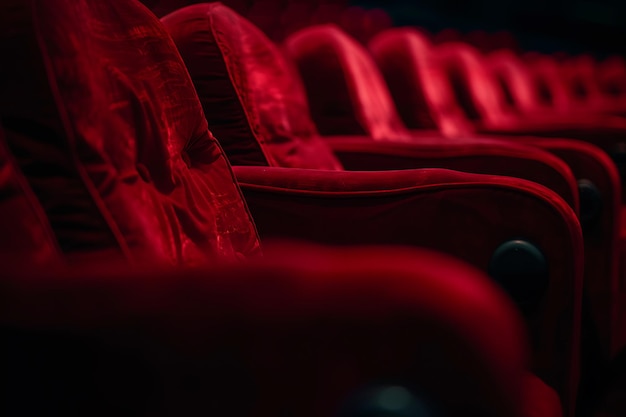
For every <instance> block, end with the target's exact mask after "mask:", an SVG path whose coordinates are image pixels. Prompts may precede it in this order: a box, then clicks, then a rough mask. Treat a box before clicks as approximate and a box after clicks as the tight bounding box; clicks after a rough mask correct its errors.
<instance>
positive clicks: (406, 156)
mask: <svg viewBox="0 0 626 417" xmlns="http://www.w3.org/2000/svg"><path fill="white" fill-rule="evenodd" d="M324 139H325V141H326V142H327V143H328V144H329V145H330V147H331V148H332V150H333V152H334V153H335V155H336V156H337V157H338V158H339V160H340V161H341V163H342V164H343V166H344V167H345V168H346V169H347V170H350V171H361V170H366V171H380V170H398V169H416V168H443V169H453V170H458V171H465V172H472V173H477V174H489V175H500V176H510V177H516V178H521V179H525V180H529V181H533V182H536V183H538V184H541V185H543V186H545V187H547V188H550V189H551V190H553V191H554V192H556V193H557V194H559V195H560V196H561V197H562V198H563V199H564V200H565V201H566V202H567V203H568V204H569V205H570V206H571V207H573V208H574V209H575V210H576V211H577V210H578V192H577V187H576V180H575V178H574V175H573V174H572V172H571V170H570V168H569V167H568V166H567V164H565V163H564V162H563V161H562V160H560V159H559V158H557V157H556V156H554V155H552V154H551V153H549V152H546V151H544V150H541V149H536V148H533V147H528V146H524V145H521V144H516V143H511V141H508V142H506V141H499V140H493V139H474V138H462V139H458V140H452V139H447V138H442V137H436V136H433V137H430V136H421V135H420V136H419V137H416V138H415V142H416V143H403V142H391V141H389V142H386V141H384V142H383V141H374V140H372V139H370V138H367V137H354V136H352V137H341V136H331V137H325V138H324Z"/></svg>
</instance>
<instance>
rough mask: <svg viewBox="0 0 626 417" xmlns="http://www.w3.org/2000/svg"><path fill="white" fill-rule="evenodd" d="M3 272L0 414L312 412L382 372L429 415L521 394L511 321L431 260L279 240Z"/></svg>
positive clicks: (521, 340) (519, 342) (517, 401)
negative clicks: (228, 253)
mask: <svg viewBox="0 0 626 417" xmlns="http://www.w3.org/2000/svg"><path fill="white" fill-rule="evenodd" d="M8 265H9V264H4V267H5V269H4V271H3V272H4V273H3V279H2V281H1V282H0V293H1V294H2V295H3V302H2V303H1V304H0V327H2V330H3V343H2V344H3V353H5V355H3V367H2V369H3V377H4V379H5V380H6V381H11V384H8V386H7V387H6V388H5V397H4V398H3V410H4V411H6V412H8V411H9V410H12V411H15V413H16V414H22V413H26V414H29V415H40V414H65V411H72V413H71V414H77V415H90V414H92V412H93V404H94V403H97V404H98V405H99V406H98V407H99V410H102V411H108V410H113V409H117V410H119V409H124V410H125V411H126V412H128V413H130V414H133V415H145V414H146V413H148V411H154V410H157V411H154V413H155V414H156V415H166V414H169V413H167V412H159V411H158V410H176V411H177V413H178V412H181V411H184V414H192V415H198V414H200V415H206V414H211V413H217V414H219V415H242V414H247V413H249V412H251V411H252V412H254V414H257V415H275V414H277V413H279V414H280V412H283V411H287V412H289V414H292V415H300V416H304V417H317V416H320V415H332V414H335V412H336V410H337V409H339V407H340V406H341V405H342V403H345V402H347V400H348V398H347V397H346V394H347V393H349V392H351V391H353V390H354V389H355V387H357V388H358V387H362V386H367V385H368V384H371V383H372V382H377V381H378V380H381V379H383V378H386V377H388V376H389V375H395V376H396V377H397V382H396V383H400V384H406V385H405V386H406V388H407V389H411V388H412V387H414V386H418V387H420V389H421V390H422V391H421V392H420V394H426V395H427V397H426V398H427V399H428V400H429V401H435V404H431V405H437V406H440V407H442V408H441V409H442V410H447V409H449V408H450V407H456V408H460V409H463V410H464V411H468V410H470V411H471V410H474V411H475V414H479V413H480V412H487V411H488V413H489V415H493V416H502V417H504V416H512V415H517V410H518V409H519V408H521V407H522V406H523V404H524V402H525V400H526V398H524V397H522V396H520V395H519V393H520V392H522V391H523V389H524V387H525V382H524V381H525V377H524V374H525V372H524V368H525V366H526V347H527V346H526V345H527V342H526V340H525V339H526V335H525V332H524V329H523V322H522V320H521V318H520V317H519V314H518V313H517V312H516V311H515V309H514V307H513V306H512V305H511V304H510V302H509V300H508V299H507V298H506V296H505V295H504V294H502V292H501V291H500V290H498V289H497V288H496V287H495V286H494V285H493V283H491V282H489V280H488V279H487V277H485V276H484V274H482V273H480V271H477V270H476V269H475V268H472V267H470V266H468V265H467V264H465V263H463V262H460V261H458V260H456V259H453V258H450V257H447V256H445V255H442V254H438V253H434V252H432V251H428V250H424V249H411V248H400V247H394V248H391V247H368V248H337V247H328V248H327V247H320V246H318V245H311V244H302V243H294V242H289V243H283V244H280V245H266V256H265V257H264V258H263V259H257V260H252V261H249V262H246V263H241V264H235V265H232V264H231V265H228V264H224V263H222V262H219V261H216V262H215V263H213V264H212V265H210V266H199V267H195V268H172V267H171V266H170V267H165V266H162V265H154V261H152V262H151V263H150V264H148V265H143V264H142V265H139V266H138V265H135V266H134V267H132V268H131V267H129V266H128V265H121V264H115V263H111V262H106V263H102V264H99V263H93V262H90V263H88V264H87V265H84V266H82V267H75V268H71V269H67V268H58V267H57V268H46V269H45V270H43V271H42V270H30V271H29V270H28V267H25V266H24V265H23V264H19V265H17V264H16V267H17V268H16V269H15V270H14V271H13V273H11V272H10V268H8ZM407 329H408V331H407ZM329 341H332V343H331V344H329V343H328V342H329ZM424 345H427V346H436V347H437V348H438V349H437V352H433V351H432V350H430V349H424V348H423V347H424ZM42 346H45V348H42ZM381 357H385V358H389V359H391V360H385V361H382V362H381V361H380V358H381ZM460 358H462V359H460ZM337 369H340V370H341V375H342V377H343V378H339V379H338V380H336V379H334V378H333V377H334V376H336V375H337V374H336V371H337ZM459 374H462V375H464V376H466V378H463V379H462V380H459V379H458V378H457V375H459ZM346 377H347V378H346ZM331 380H332V381H334V382H333V384H328V381H331ZM451 384H452V385H451ZM59 387H62V389H59ZM51 392H52V393H53V396H54V398H53V399H50V400H49V401H27V402H24V396H25V395H28V397H29V398H32V399H37V400H43V399H49V398H51V397H50V395H51ZM77 393H79V394H81V397H76V395H77ZM129 393H130V394H129ZM249 393H251V395H254V396H255V397H256V398H258V399H259V400H260V401H254V402H252V403H255V405H254V406H250V404H252V403H251V402H249V401H247V399H249V398H248V397H247V396H246V395H248V394H249ZM13 394H14V395H13ZM248 407H249V408H248ZM246 410H247V413H246V412H245V411H246ZM281 410H282V411H281ZM9 414H12V413H11V412H9ZM97 414H98V415H100V413H97ZM542 417H543V416H542Z"/></svg>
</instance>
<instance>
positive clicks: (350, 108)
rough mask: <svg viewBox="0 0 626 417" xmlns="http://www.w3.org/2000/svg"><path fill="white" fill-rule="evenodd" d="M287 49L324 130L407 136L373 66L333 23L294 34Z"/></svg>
mask: <svg viewBox="0 0 626 417" xmlns="http://www.w3.org/2000/svg"><path fill="white" fill-rule="evenodd" d="M285 47H286V50H287V51H288V53H289V54H290V56H291V57H292V58H293V59H294V61H295V62H296V63H297V65H298V68H299V70H300V74H301V75H302V78H303V80H304V84H305V86H306V89H307V93H308V95H309V104H310V105H311V109H312V113H313V120H314V121H315V122H316V124H317V127H318V129H319V130H320V132H321V133H322V134H326V135H344V134H345V135H363V134H365V135H368V136H371V137H372V138H374V139H376V140H394V141H409V140H410V139H408V138H409V137H410V135H409V132H408V130H407V129H406V127H405V126H404V125H403V124H402V121H401V120H400V117H399V116H398V114H397V111H396V108H395V105H394V103H393V101H392V98H391V96H390V95H389V91H388V90H387V85H386V84H385V80H384V79H383V77H382V75H381V74H380V72H379V71H378V68H376V64H375V63H374V62H373V60H372V58H371V57H370V56H369V54H368V52H367V51H366V50H365V48H364V47H363V46H361V45H359V44H358V43H357V42H356V41H355V40H354V39H352V38H351V37H350V36H348V35H347V34H346V33H345V32H343V31H342V30H341V29H339V28H338V27H337V26H336V25H333V24H328V25H318V26H311V27H309V28H306V29H303V30H301V31H299V32H296V33H294V34H292V35H291V36H289V37H288V38H287V39H286V41H285Z"/></svg>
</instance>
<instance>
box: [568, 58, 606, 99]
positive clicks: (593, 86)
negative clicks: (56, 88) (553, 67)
mask: <svg viewBox="0 0 626 417" xmlns="http://www.w3.org/2000/svg"><path fill="white" fill-rule="evenodd" d="M559 68H560V75H561V79H562V80H563V83H564V84H565V89H566V90H567V92H568V95H569V98H570V102H571V103H572V105H580V106H583V107H584V108H586V109H589V110H602V107H603V105H604V104H605V99H604V95H603V94H602V91H601V90H600V86H599V85H598V83H597V81H596V75H595V74H596V62H595V60H594V58H593V57H592V56H591V55H586V54H583V55H578V56H575V57H572V58H570V59H568V60H566V61H564V62H562V63H561V64H560V65H559Z"/></svg>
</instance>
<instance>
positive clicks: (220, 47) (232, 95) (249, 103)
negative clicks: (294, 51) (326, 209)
mask: <svg viewBox="0 0 626 417" xmlns="http://www.w3.org/2000/svg"><path fill="white" fill-rule="evenodd" d="M162 21H163V24H164V25H165V26H166V27H167V29H168V31H170V34H171V35H172V38H173V39H174V41H175V42H176V45H177V46H178V48H179V50H180V53H181V55H182V57H183V59H184V60H185V63H186V65H187V68H188V69H189V73H190V74H191V78H192V79H193V82H194V84H195V87H196V89H197V91H198V95H199V97H200V101H201V103H202V106H203V108H204V112H205V114H206V116H207V119H208V120H209V124H210V126H211V130H212V132H213V133H214V134H215V136H216V137H217V139H218V140H219V142H220V144H221V145H222V147H223V148H224V150H225V152H226V154H227V155H228V158H229V159H230V162H231V164H233V165H269V166H278V167H290V168H315V169H329V170H340V169H341V164H340V163H339V161H338V160H337V159H336V158H335V156H334V155H333V153H332V151H331V150H330V148H329V147H328V145H327V144H326V143H324V142H323V140H322V139H321V138H320V137H319V134H318V132H317V129H316V127H315V125H314V124H313V122H312V120H311V118H310V112H309V107H308V103H307V100H306V95H305V93H304V89H303V86H302V85H301V81H300V79H299V78H298V76H297V72H296V70H295V68H293V67H292V64H291V63H290V62H288V61H287V60H286V59H285V57H284V56H283V54H282V52H281V51H280V50H279V49H278V47H277V46H276V45H275V44H274V43H273V42H272V41H271V40H269V39H268V37H267V36H265V35H264V34H263V33H262V32H261V31H260V30H259V29H258V28H256V27H255V26H254V25H253V24H252V23H250V22H249V21H247V20H246V19H245V18H243V17H241V16H240V15H238V14H237V13H235V12H234V11H233V10H231V9H229V8H228V7H226V6H224V5H222V4H220V3H205V4H198V5H194V6H189V7H186V8H183V9H180V10H177V11H176V12H174V13H172V14H170V15H167V16H165V17H164V18H163V19H162Z"/></svg>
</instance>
